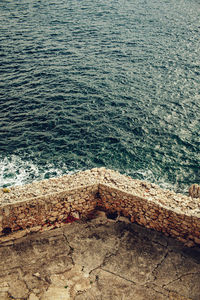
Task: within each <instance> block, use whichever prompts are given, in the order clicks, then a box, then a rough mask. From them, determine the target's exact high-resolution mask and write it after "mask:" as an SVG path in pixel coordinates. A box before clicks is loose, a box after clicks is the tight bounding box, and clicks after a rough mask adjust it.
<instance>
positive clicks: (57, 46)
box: [0, 0, 200, 192]
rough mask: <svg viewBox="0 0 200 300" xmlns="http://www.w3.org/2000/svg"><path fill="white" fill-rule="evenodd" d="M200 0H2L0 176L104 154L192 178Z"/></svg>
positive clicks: (184, 183) (167, 177)
mask: <svg viewBox="0 0 200 300" xmlns="http://www.w3.org/2000/svg"><path fill="white" fill-rule="evenodd" d="M199 37H200V3H199V1H197V0H190V1H189V0H174V1H168V0H164V1H159V0H149V1H145V0H113V1H111V0H98V1H97V0H84V1H83V0H42V1H40V0H38V1H33V0H20V1H19V0H16V1H12V0H7V1H1V2H0V186H10V185H14V184H23V183H27V182H31V181H33V180H39V179H43V178H50V177H55V176H60V175H62V174H64V173H70V172H72V173H73V172H75V171H79V170H84V169H88V168H93V167H100V166H105V167H106V168H112V169H115V170H118V171H120V172H122V173H125V174H128V175H130V176H132V177H133V178H139V179H145V180H149V181H152V182H156V183H158V184H160V185H161V186H162V187H170V188H172V189H175V190H176V191H181V192H184V191H186V190H187V188H188V186H189V185H190V184H192V183H195V182H196V183H200V169H199V167H200V136H199V132H200V93H199V91H200V39H199Z"/></svg>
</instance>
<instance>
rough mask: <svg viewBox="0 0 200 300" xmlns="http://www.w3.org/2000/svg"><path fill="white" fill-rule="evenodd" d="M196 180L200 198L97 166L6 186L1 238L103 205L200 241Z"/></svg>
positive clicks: (0, 199) (0, 197) (1, 192)
mask: <svg viewBox="0 0 200 300" xmlns="http://www.w3.org/2000/svg"><path fill="white" fill-rule="evenodd" d="M194 186H195V188H194V187H193V188H192V191H193V196H194V194H195V197H196V198H194V197H190V196H186V195H181V194H176V193H175V192H173V191H168V190H163V189H161V188H159V187H158V186H157V185H155V184H151V183H148V182H144V181H140V180H134V179H132V178H130V177H128V176H124V175H122V174H120V173H118V172H115V171H112V170H106V169H105V168H99V169H97V168H95V169H92V170H87V171H84V172H79V173H77V174H73V175H70V176H69V175H65V176H63V177H60V178H54V179H49V180H43V181H40V182H33V183H32V184H28V185H25V186H22V187H12V188H10V189H6V191H5V189H0V203H1V207H0V242H5V241H6V240H14V239H15V238H16V237H20V236H21V237H22V236H23V235H26V234H27V233H31V232H38V231H41V232H42V231H45V230H51V229H52V228H58V227H61V226H63V225H64V224H65V223H70V222H72V221H73V220H74V219H83V218H85V217H87V216H88V215H89V214H91V213H94V211H95V210H96V209H98V208H100V207H101V210H105V211H106V212H107V213H111V214H112V213H115V214H118V215H119V216H125V217H128V218H129V219H130V221H131V222H136V223H138V224H140V225H143V226H145V227H147V228H152V229H155V230H157V231H161V232H163V234H165V235H166V236H169V235H170V236H173V237H175V238H176V239H178V240H180V241H181V242H183V243H184V244H185V245H187V246H188V247H192V246H194V245H195V244H196V245H200V198H199V197H197V196H198V195H197V192H196V191H197V189H196V185H194ZM13 233H14V234H13Z"/></svg>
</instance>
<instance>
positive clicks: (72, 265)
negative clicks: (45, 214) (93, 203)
mask: <svg viewBox="0 0 200 300" xmlns="http://www.w3.org/2000/svg"><path fill="white" fill-rule="evenodd" d="M0 299H1V300H11V299H15V300H17V299H21V300H62V299H63V300H120V299H122V300H129V299H130V300H132V299H135V300H146V299H153V300H165V299H171V300H189V299H190V300H199V299H200V248H199V247H193V248H187V247H184V246H183V244H182V243H180V242H178V241H175V240H174V239H172V238H169V237H165V236H163V235H162V234H161V233H158V232H156V231H154V230H152V229H146V228H144V227H142V226H140V225H137V224H131V223H130V222H129V220H126V219H125V218H121V217H119V218H117V219H116V220H113V219H108V218H106V216H105V214H104V213H99V214H97V215H96V217H95V219H92V220H88V221H85V222H83V221H77V222H74V223H72V224H66V225H65V226H63V227H62V228H57V229H54V230H51V231H47V232H43V233H32V234H29V235H27V236H25V237H22V238H19V239H17V240H13V241H9V242H6V241H5V242H3V243H1V244H0Z"/></svg>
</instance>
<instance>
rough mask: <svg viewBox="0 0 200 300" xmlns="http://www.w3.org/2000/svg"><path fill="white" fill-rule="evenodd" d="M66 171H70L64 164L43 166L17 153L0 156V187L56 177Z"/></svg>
mask: <svg viewBox="0 0 200 300" xmlns="http://www.w3.org/2000/svg"><path fill="white" fill-rule="evenodd" d="M66 173H67V174H69V173H70V172H69V171H68V170H67V167H66V166H65V165H63V166H62V168H56V167H55V166H54V165H53V164H47V165H46V166H45V168H44V167H38V166H37V165H36V164H35V163H33V161H31V160H26V159H22V158H21V157H19V156H17V155H11V156H9V157H5V158H1V157H0V187H5V186H13V185H23V184H26V183H30V182H32V181H33V180H42V179H44V178H52V177H58V176H61V175H63V174H66ZM71 173H72V172H71Z"/></svg>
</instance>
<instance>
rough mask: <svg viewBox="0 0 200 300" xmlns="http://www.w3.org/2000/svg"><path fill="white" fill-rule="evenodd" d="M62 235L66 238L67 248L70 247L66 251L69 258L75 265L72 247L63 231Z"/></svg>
mask: <svg viewBox="0 0 200 300" xmlns="http://www.w3.org/2000/svg"><path fill="white" fill-rule="evenodd" d="M63 236H64V239H65V240H66V242H67V244H68V246H69V248H70V251H69V253H68V255H69V256H70V258H71V260H72V264H73V265H75V262H74V259H73V253H74V248H73V247H72V246H71V245H70V242H69V241H68V238H67V236H66V235H65V233H64V232H63Z"/></svg>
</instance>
